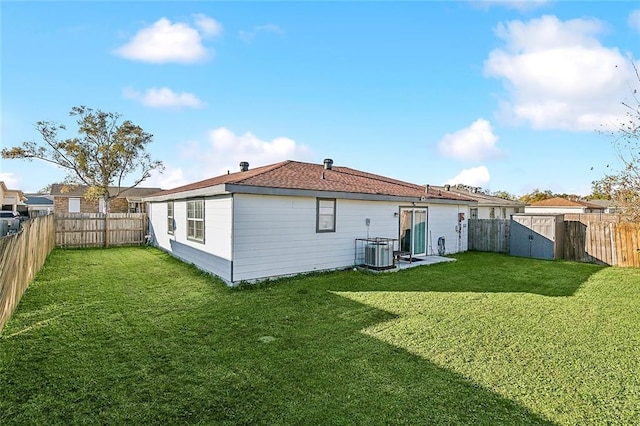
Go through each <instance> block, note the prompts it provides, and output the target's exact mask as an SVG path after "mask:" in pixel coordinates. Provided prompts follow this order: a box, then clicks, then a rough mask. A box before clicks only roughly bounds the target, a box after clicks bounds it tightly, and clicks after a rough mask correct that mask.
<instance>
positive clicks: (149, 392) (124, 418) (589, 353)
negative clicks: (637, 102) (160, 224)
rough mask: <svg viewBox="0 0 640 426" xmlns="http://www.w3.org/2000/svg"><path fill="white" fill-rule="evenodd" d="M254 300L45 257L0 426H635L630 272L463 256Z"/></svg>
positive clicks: (11, 363)
mask: <svg viewBox="0 0 640 426" xmlns="http://www.w3.org/2000/svg"><path fill="white" fill-rule="evenodd" d="M456 257H457V261H456V262H448V263H443V264H437V265H431V266H426V267H420V268H414V269H410V270H405V271H400V272H397V273H389V274H367V273H363V272H357V271H343V272H336V273H328V274H315V275H311V276H307V277H296V278H290V279H285V280H281V281H278V282H275V283H271V284H267V285H261V286H257V287H253V288H249V289H240V290H238V289H235V290H234V289H228V288H226V287H225V286H224V285H223V284H222V282H220V281H218V280H216V279H215V278H212V277H210V276H208V275H206V274H203V273H200V272H199V271H197V270H196V269H195V268H193V267H191V266H188V265H185V264H183V263H181V262H179V261H177V260H175V259H173V258H171V257H169V256H167V255H166V254H164V253H162V252H160V251H157V250H155V249H151V248H122V249H108V250H55V251H54V252H53V253H52V255H51V256H50V258H49V259H48V260H47V263H46V264H45V267H44V268H43V270H42V271H41V272H40V273H39V275H38V277H37V279H36V281H35V282H34V283H33V284H32V285H31V287H30V288H29V289H28V290H27V292H26V293H25V296H24V298H23V300H22V301H21V303H20V306H19V307H18V310H17V311H16V313H15V314H14V316H13V318H12V319H11V320H10V321H9V323H8V324H7V325H6V327H5V329H4V330H3V331H2V334H1V335H0V424H3V425H9V424H88V423H92V424H96V423H97V424H104V423H110V424H113V423H116V424H121V423H127V424H158V423H159V424H176V423H186V424H269V425H273V424H332V425H335V424H447V425H450V424H474V425H475V424H486V425H497V424H509V425H511V424H605V423H607V424H638V423H640V316H639V312H640V297H639V296H640V271H639V270H633V269H620V268H602V267H599V266H596V265H589V264H579V263H569V262H555V261H554V262H550V261H539V260H531V259H522V258H512V257H509V256H504V255H498V254H489V253H463V254H460V255H457V256H456Z"/></svg>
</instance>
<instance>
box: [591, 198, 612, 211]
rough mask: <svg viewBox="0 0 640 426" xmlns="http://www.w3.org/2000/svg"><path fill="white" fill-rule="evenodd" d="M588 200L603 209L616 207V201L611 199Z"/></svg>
mask: <svg viewBox="0 0 640 426" xmlns="http://www.w3.org/2000/svg"><path fill="white" fill-rule="evenodd" d="M588 202H589V203H591V204H595V205H597V206H599V207H601V208H605V209H615V208H616V203H615V202H614V201H613V200H588Z"/></svg>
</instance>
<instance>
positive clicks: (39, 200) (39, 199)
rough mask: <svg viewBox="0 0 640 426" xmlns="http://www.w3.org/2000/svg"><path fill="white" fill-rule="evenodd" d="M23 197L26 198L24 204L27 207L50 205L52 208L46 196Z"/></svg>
mask: <svg viewBox="0 0 640 426" xmlns="http://www.w3.org/2000/svg"><path fill="white" fill-rule="evenodd" d="M25 196H26V197H27V200H26V201H25V204H26V205H28V206H35V205H39V206H45V205H51V206H53V200H52V199H51V198H50V196H46V195H40V194H35V195H34V194H25Z"/></svg>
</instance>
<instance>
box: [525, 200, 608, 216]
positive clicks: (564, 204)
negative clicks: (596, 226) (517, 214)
mask: <svg viewBox="0 0 640 426" xmlns="http://www.w3.org/2000/svg"><path fill="white" fill-rule="evenodd" d="M605 210H606V208H605V207H603V206H600V205H598V204H595V203H592V202H587V201H574V200H567V199H566V198H560V197H554V198H549V199H546V200H542V201H536V202H535V203H531V204H529V205H527V206H526V207H525V208H524V212H525V213H529V214H547V213H548V214H565V213H578V214H581V213H604V212H605Z"/></svg>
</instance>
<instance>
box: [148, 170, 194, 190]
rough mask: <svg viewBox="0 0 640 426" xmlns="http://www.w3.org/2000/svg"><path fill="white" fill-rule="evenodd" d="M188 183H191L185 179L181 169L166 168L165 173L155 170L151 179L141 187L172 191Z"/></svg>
mask: <svg viewBox="0 0 640 426" xmlns="http://www.w3.org/2000/svg"><path fill="white" fill-rule="evenodd" d="M188 183H190V181H189V180H188V179H187V178H186V177H185V175H184V171H183V170H182V169H181V168H173V167H165V170H164V173H159V172H157V171H155V170H154V171H153V172H151V177H150V178H149V179H147V180H145V181H144V183H143V184H141V186H145V187H151V188H162V189H171V188H176V187H178V186H182V185H186V184H188Z"/></svg>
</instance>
